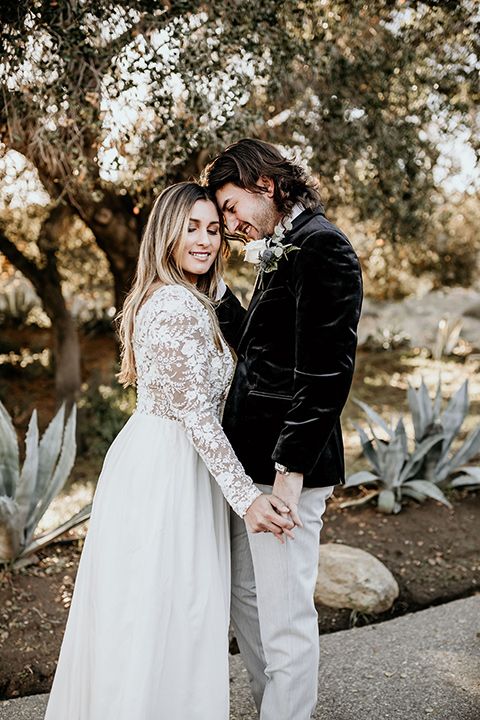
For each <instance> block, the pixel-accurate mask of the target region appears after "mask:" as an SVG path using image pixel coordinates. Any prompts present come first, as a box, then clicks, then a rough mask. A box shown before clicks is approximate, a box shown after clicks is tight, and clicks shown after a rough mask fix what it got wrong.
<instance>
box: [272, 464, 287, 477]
mask: <svg viewBox="0 0 480 720" xmlns="http://www.w3.org/2000/svg"><path fill="white" fill-rule="evenodd" d="M275 470H276V471H277V472H279V473H280V475H288V473H289V470H288V468H287V467H286V466H285V465H281V464H280V463H275Z"/></svg>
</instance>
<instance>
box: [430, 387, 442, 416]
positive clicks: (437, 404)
mask: <svg viewBox="0 0 480 720" xmlns="http://www.w3.org/2000/svg"><path fill="white" fill-rule="evenodd" d="M441 409H442V381H441V379H440V378H439V379H438V387H437V394H436V395H435V400H434V403H433V417H432V422H436V421H437V418H439V417H440V410H441Z"/></svg>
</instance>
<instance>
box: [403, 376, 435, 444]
mask: <svg viewBox="0 0 480 720" xmlns="http://www.w3.org/2000/svg"><path fill="white" fill-rule="evenodd" d="M407 400H408V405H409V407H410V412H411V415H412V420H413V427H414V429H415V438H418V439H420V438H421V437H422V435H423V433H424V431H425V428H426V427H427V425H429V424H430V423H431V422H432V403H431V400H430V396H429V394H428V390H427V386H426V385H425V382H424V380H423V378H422V381H421V383H420V387H419V388H418V390H416V389H415V388H414V387H412V385H410V383H408V390H407Z"/></svg>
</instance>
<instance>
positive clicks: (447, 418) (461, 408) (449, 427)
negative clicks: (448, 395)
mask: <svg viewBox="0 0 480 720" xmlns="http://www.w3.org/2000/svg"><path fill="white" fill-rule="evenodd" d="M469 405H470V400H469V397H468V382H467V380H465V382H464V383H463V385H462V387H461V388H460V389H459V390H458V391H457V392H456V393H455V395H454V396H453V397H452V399H451V400H450V402H449V403H448V405H447V407H446V408H445V410H444V411H443V413H442V414H441V416H440V422H441V424H442V426H443V430H444V434H445V442H444V445H443V456H444V457H445V456H446V454H447V453H448V451H449V449H450V446H451V444H452V442H453V440H454V439H455V438H456V436H457V434H458V431H459V430H460V428H461V427H462V425H463V421H464V420H465V418H466V417H467V413H468V408H469Z"/></svg>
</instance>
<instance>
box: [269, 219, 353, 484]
mask: <svg viewBox="0 0 480 720" xmlns="http://www.w3.org/2000/svg"><path fill="white" fill-rule="evenodd" d="M292 260H293V268H292V273H293V288H292V289H293V292H294V294H295V302H296V306H295V320H296V328H295V368H294V384H293V397H292V404H291V406H290V408H289V410H288V412H287V414H286V416H285V419H284V423H283V428H282V430H281V433H280V436H279V438H278V442H277V444H276V447H275V450H274V452H273V455H272V458H273V460H275V461H277V462H280V463H282V464H283V465H286V466H287V467H288V468H290V469H291V470H296V471H297V472H302V473H304V474H309V473H310V472H311V471H312V470H313V468H314V467H315V465H316V463H317V462H318V459H319V457H320V455H321V453H322V452H323V450H324V448H325V446H326V444H327V442H328V439H329V437H330V435H331V433H332V431H333V429H334V427H335V425H336V424H337V423H338V421H339V418H340V414H341V412H342V409H343V406H344V405H345V402H346V400H347V396H348V392H349V390H350V385H351V382H352V377H353V369H354V362H355V349H356V344H357V325H358V320H359V317H360V309H361V302H362V277H361V270H360V264H359V261H358V258H357V256H356V254H355V252H354V250H353V248H352V246H351V245H350V243H349V242H348V240H347V238H346V237H345V236H344V235H343V234H342V233H341V232H340V231H337V232H336V231H335V230H333V231H327V232H325V231H321V232H320V231H319V232H315V233H312V235H310V236H309V237H308V238H307V239H306V240H305V241H304V242H303V244H302V246H301V248H300V249H299V250H298V251H295V253H294V254H293V257H292Z"/></svg>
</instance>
